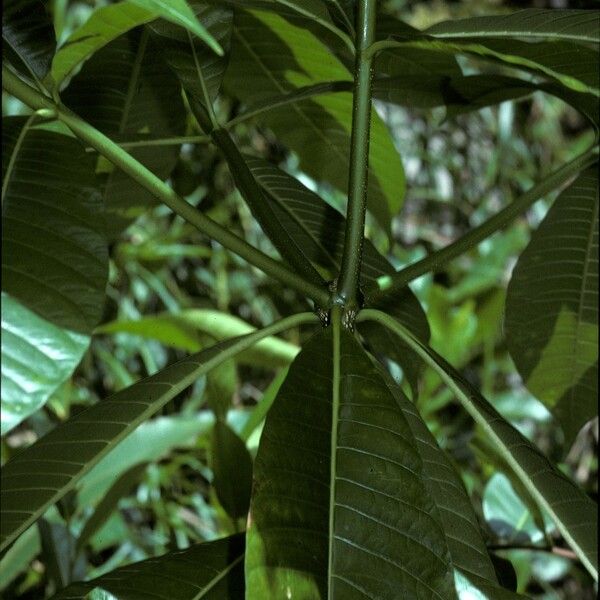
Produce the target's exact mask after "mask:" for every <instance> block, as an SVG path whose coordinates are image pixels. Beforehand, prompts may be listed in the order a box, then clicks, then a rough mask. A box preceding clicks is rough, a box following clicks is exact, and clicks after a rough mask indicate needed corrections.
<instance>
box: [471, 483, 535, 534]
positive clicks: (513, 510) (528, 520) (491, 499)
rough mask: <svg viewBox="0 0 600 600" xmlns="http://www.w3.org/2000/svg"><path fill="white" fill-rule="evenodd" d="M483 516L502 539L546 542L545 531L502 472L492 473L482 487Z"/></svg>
mask: <svg viewBox="0 0 600 600" xmlns="http://www.w3.org/2000/svg"><path fill="white" fill-rule="evenodd" d="M483 514H484V516H485V519H486V521H487V522H488V525H489V526H490V528H491V529H492V531H494V533H495V534H496V535H497V536H498V537H499V538H501V539H505V540H508V541H509V542H513V543H525V544H526V543H536V542H544V541H545V534H544V532H543V531H540V529H539V528H538V526H537V525H536V523H535V521H534V518H533V515H532V514H531V512H530V511H529V509H528V508H527V506H526V505H525V503H524V502H523V501H522V500H521V498H519V496H518V495H517V494H516V492H515V490H514V489H513V487H512V486H511V484H510V480H509V479H508V477H506V475H504V474H503V473H495V474H494V475H493V476H492V478H491V479H490V480H489V481H488V483H487V485H486V486H485V490H484V492H483Z"/></svg>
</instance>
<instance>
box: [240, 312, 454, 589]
mask: <svg viewBox="0 0 600 600" xmlns="http://www.w3.org/2000/svg"><path fill="white" fill-rule="evenodd" d="M332 329H333V331H332ZM340 329H341V327H340V323H339V320H337V318H336V316H335V315H334V318H333V327H329V328H327V329H325V330H323V331H321V332H320V333H318V334H316V335H315V336H313V337H312V338H311V339H310V340H309V341H308V342H307V343H306V345H305V346H304V348H303V350H302V352H301V353H300V354H299V355H298V357H297V359H296V360H295V361H294V363H293V364H292V366H291V367H290V370H289V374H288V377H287V379H286V381H285V382H284V384H283V385H282V387H281V389H280V391H279V394H278V396H277V398H276V400H275V403H274V404H273V406H272V408H271V410H270V411H269V413H268V415H267V419H266V423H265V427H264V429H263V433H262V436H261V441H260V446H259V449H258V454H257V457H256V462H255V468H254V489H253V497H252V501H251V509H250V516H249V523H250V525H249V530H248V533H247V549H248V551H247V553H246V586H247V594H248V597H249V598H264V599H265V600H266V599H268V598H274V599H275V598H276V599H280V598H285V597H286V594H287V595H288V597H289V596H291V597H298V598H303V599H307V600H308V599H316V598H329V599H330V600H334V599H337V598H340V599H350V598H408V597H418V596H420V595H422V596H423V597H428V598H440V600H441V599H444V600H450V599H451V598H454V597H455V595H454V585H453V580H452V574H451V568H450V564H449V556H448V549H447V546H446V542H445V539H444V536H443V533H442V532H441V529H440V526H439V521H438V519H437V518H436V517H437V515H436V513H435V508H434V503H433V500H432V498H431V496H430V495H429V493H428V490H427V488H426V485H425V475H424V473H423V463H422V460H421V458H420V456H419V453H418V450H417V447H416V442H415V439H414V437H413V435H412V433H411V430H410V428H409V426H408V424H407V422H406V420H405V418H404V416H403V414H402V412H401V411H400V410H399V408H398V406H397V404H396V401H395V399H394V397H393V396H392V395H391V394H390V392H389V390H388V389H387V387H386V385H385V383H384V382H383V380H382V379H381V377H380V375H379V373H378V372H377V370H376V368H375V366H374V365H373V364H372V362H371V360H370V359H369V357H368V356H367V355H366V354H365V352H364V351H363V350H362V348H361V347H360V345H359V344H358V342H357V341H356V339H355V338H354V336H353V335H352V334H351V333H349V332H347V331H346V330H340Z"/></svg>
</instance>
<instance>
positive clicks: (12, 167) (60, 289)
mask: <svg viewBox="0 0 600 600" xmlns="http://www.w3.org/2000/svg"><path fill="white" fill-rule="evenodd" d="M30 124H31V119H30V118H26V117H8V118H6V119H4V120H3V133H2V159H3V160H2V176H3V183H2V216H3V223H2V289H3V290H4V291H6V292H8V293H9V294H10V295H11V296H13V297H14V298H16V299H17V300H19V302H21V303H22V304H23V305H25V306H27V307H28V308H30V309H31V310H32V311H33V312H35V313H36V314H38V315H39V316H41V317H43V318H44V319H46V320H47V321H50V322H51V323H54V324H55V325H57V326H59V327H64V328H66V329H69V330H71V331H76V332H79V333H86V334H89V333H91V331H92V329H93V328H94V326H95V325H96V323H97V322H98V320H99V319H100V315H101V314H102V305H103V299H104V288H105V286H106V280H107V277H108V252H107V243H106V239H105V235H104V214H103V204H102V198H101V197H100V194H99V193H98V190H97V189H96V179H95V175H94V169H93V161H92V159H91V157H90V156H89V155H87V154H86V152H85V149H84V147H83V146H82V145H81V144H80V143H79V142H78V141H77V140H75V139H74V138H71V137H67V136H64V135H60V134H57V133H53V132H49V131H43V130H39V129H32V128H31V127H30Z"/></svg>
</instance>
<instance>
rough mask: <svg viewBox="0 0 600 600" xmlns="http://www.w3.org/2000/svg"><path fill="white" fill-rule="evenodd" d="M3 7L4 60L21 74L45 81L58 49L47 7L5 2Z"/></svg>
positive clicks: (34, 1)
mask: <svg viewBox="0 0 600 600" xmlns="http://www.w3.org/2000/svg"><path fill="white" fill-rule="evenodd" d="M2 8H3V10H2V47H3V50H4V51H5V58H6V59H8V60H9V61H10V62H11V63H12V64H13V66H14V67H15V68H17V69H19V70H20V71H25V72H26V73H27V72H28V73H27V74H28V75H29V74H32V75H33V76H34V78H37V79H38V80H42V79H44V77H45V76H46V75H47V73H48V71H49V70H50V63H51V61H52V55H53V54H54V52H55V50H56V38H55V35H54V28H53V27H52V20H51V18H50V15H49V14H48V12H47V8H46V6H45V4H44V3H43V2H40V0H6V1H5V2H4V3H3V6H2ZM23 67H25V69H23Z"/></svg>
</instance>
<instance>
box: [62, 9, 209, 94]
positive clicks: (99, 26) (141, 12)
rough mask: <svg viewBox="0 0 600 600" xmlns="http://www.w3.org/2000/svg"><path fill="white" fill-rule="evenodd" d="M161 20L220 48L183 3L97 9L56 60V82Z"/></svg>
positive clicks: (66, 42)
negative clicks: (141, 27) (139, 28)
mask: <svg viewBox="0 0 600 600" xmlns="http://www.w3.org/2000/svg"><path fill="white" fill-rule="evenodd" d="M157 18H163V19H166V20H168V21H171V22H173V23H176V24H178V25H181V26H183V27H186V28H187V29H188V30H189V31H190V32H191V33H193V34H195V35H198V36H199V37H200V38H201V39H204V40H205V41H206V42H207V43H209V44H212V46H213V48H218V44H217V43H216V41H215V40H214V39H213V38H212V36H211V35H210V34H209V33H208V32H206V30H205V28H204V27H203V26H202V25H201V24H200V23H198V21H197V19H195V17H194V13H193V12H191V9H190V8H189V6H187V3H186V2H184V1H183V0H177V1H176V2H157V1H154V0H127V1H124V2H118V3H117V4H110V5H108V6H103V7H101V8H99V9H97V10H96V11H94V12H93V13H92V16H91V17H90V18H89V19H88V20H87V21H86V22H85V23H84V24H83V25H82V26H81V27H79V28H78V29H76V30H75V31H74V32H73V33H72V34H71V35H70V36H69V38H68V39H67V40H66V41H65V42H64V43H63V44H62V45H61V47H60V48H59V49H58V52H57V53H56V55H55V56H54V58H53V60H52V70H51V73H52V77H53V79H54V81H55V82H56V84H57V85H60V84H61V83H62V82H63V81H64V80H65V79H66V78H67V77H68V76H69V75H70V74H71V73H72V72H73V70H74V69H75V68H76V67H77V66H78V65H80V64H81V63H82V62H83V61H84V60H86V59H87V58H89V57H90V56H91V55H92V54H94V53H95V52H97V51H98V50H100V48H102V47H103V46H105V45H106V44H108V43H109V42H111V41H112V40H114V39H116V38H118V37H119V36H120V35H122V34H124V33H127V32H128V31H130V30H131V29H133V28H134V27H137V26H139V25H143V24H144V23H148V22H150V21H153V20H154V19H157ZM215 44H216V45H215Z"/></svg>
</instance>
